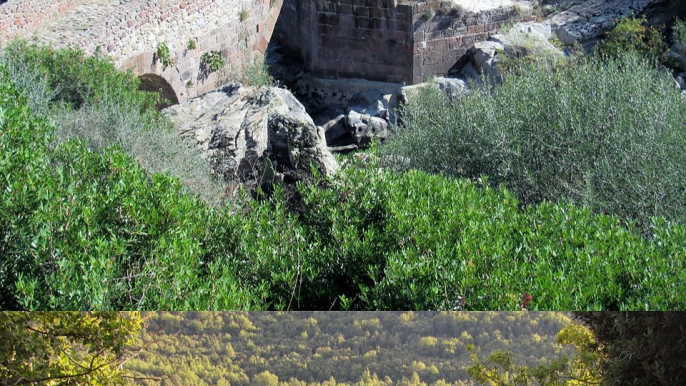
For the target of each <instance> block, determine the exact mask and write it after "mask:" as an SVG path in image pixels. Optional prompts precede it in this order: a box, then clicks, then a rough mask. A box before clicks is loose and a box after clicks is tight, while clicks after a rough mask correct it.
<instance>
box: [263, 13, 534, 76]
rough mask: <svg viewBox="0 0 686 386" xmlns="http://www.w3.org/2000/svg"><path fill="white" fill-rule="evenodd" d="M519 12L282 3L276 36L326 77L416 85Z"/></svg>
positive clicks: (518, 16)
mask: <svg viewBox="0 0 686 386" xmlns="http://www.w3.org/2000/svg"><path fill="white" fill-rule="evenodd" d="M528 19H530V18H528V17H527V16H526V15H525V14H522V13H521V10H520V9H516V8H515V7H512V6H510V7H501V8H494V9H491V10H484V11H480V12H466V11H463V10H461V9H460V8H459V7H455V9H453V10H450V9H441V4H440V3H439V2H437V1H416V0H409V1H404V2H401V3H398V2H397V0H329V1H326V0H285V2H284V5H283V8H282V15H281V17H280V18H279V20H278V21H277V26H276V33H277V34H278V35H279V36H280V38H281V39H282V40H284V41H285V42H286V43H287V44H288V45H289V46H290V47H291V48H294V49H295V50H296V51H298V52H299V53H300V55H301V56H302V58H303V61H304V63H305V66H306V68H307V69H308V70H310V71H312V72H313V73H315V74H316V75H317V76H321V77H324V78H364V79H369V80H377V81H385V82H397V83H405V84H415V83H421V82H424V81H425V80H426V79H427V78H429V77H431V76H440V75H444V74H445V73H447V72H448V70H450V68H451V67H453V65H455V64H456V62H457V61H458V60H459V59H460V57H462V55H463V54H464V53H465V52H466V50H467V49H468V48H469V47H471V45H472V44H474V43H475V42H477V41H481V40H485V39H487V38H488V36H490V35H492V34H493V33H495V32H497V30H498V28H499V27H500V25H501V24H503V23H506V22H513V21H524V20H528Z"/></svg>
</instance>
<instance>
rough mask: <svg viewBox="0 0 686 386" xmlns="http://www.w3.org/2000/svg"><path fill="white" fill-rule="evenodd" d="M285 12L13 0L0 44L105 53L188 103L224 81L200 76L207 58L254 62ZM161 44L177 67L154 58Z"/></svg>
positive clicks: (181, 3) (205, 0)
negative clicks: (191, 45)
mask: <svg viewBox="0 0 686 386" xmlns="http://www.w3.org/2000/svg"><path fill="white" fill-rule="evenodd" d="M280 8H281V0H228V1H226V0H129V1H125V2H124V1H120V0H79V1H76V0H10V1H9V2H7V3H5V4H3V5H1V6H0V26H2V27H1V28H3V30H2V35H0V38H1V39H2V40H0V44H3V42H6V41H8V40H10V39H11V38H13V37H23V38H27V39H34V38H35V39H36V40H37V41H38V42H41V43H47V44H51V45H52V46H53V47H64V46H68V45H76V46H78V47H80V48H81V49H83V50H84V51H85V52H86V53H89V54H90V53H94V52H95V51H96V50H100V51H101V52H103V53H106V54H107V55H109V56H110V57H111V58H112V59H113V60H114V62H115V64H116V65H117V66H118V67H120V68H125V69H132V70H133V72H134V73H135V74H136V75H139V76H140V75H144V74H154V75H157V76H161V77H162V78H163V79H164V80H165V81H167V82H168V83H169V84H170V85H171V86H172V88H173V89H174V91H175V92H176V94H177V95H176V96H177V98H178V100H179V101H184V100H186V99H188V98H192V97H195V96H197V95H200V94H202V93H204V92H207V91H210V90H212V89H214V88H215V87H217V86H218V85H219V83H222V82H224V81H227V79H225V77H223V76H222V74H221V73H212V74H209V76H205V75H204V74H202V73H201V71H200V64H201V63H200V62H201V61H200V57H201V56H202V54H203V53H205V52H209V51H221V52H222V54H223V57H224V60H225V62H227V63H228V64H229V65H230V66H234V67H240V66H241V65H242V64H243V63H244V62H245V61H246V60H252V58H253V56H254V54H255V53H259V52H264V50H265V49H266V47H267V44H268V42H269V39H270V38H271V35H272V31H273V29H274V24H275V23H276V19H277V18H278V15H279V11H280ZM55 10H56V11H55ZM241 11H245V12H246V14H245V15H244V16H247V17H245V18H244V19H243V18H242V17H241V15H240V14H241ZM241 19H243V20H241ZM16 20H19V23H18V24H17V22H16ZM24 20H26V22H24ZM22 23H23V24H22ZM6 25H17V27H12V28H9V27H7V28H5V26H6ZM22 25H23V27H22ZM190 39H193V40H194V41H196V48H195V49H193V50H188V49H187V46H188V41H189V40H190ZM160 43H165V44H166V45H167V46H168V47H169V50H170V57H171V60H172V62H173V64H174V65H173V66H168V67H166V68H165V67H163V66H162V65H161V63H160V62H159V60H155V52H156V50H157V47H158V45H159V44H160Z"/></svg>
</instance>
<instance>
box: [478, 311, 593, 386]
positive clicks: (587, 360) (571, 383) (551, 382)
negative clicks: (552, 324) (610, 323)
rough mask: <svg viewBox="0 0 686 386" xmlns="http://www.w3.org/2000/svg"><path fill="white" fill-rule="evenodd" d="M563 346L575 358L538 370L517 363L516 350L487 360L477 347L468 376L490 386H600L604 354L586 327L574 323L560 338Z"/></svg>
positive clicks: (558, 361) (495, 353)
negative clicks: (574, 350)
mask: <svg viewBox="0 0 686 386" xmlns="http://www.w3.org/2000/svg"><path fill="white" fill-rule="evenodd" d="M557 342H558V343H559V344H565V345H572V347H574V348H575V349H576V356H575V357H573V358H567V357H562V358H559V359H555V360H553V361H551V362H549V363H543V364H540V365H538V366H536V367H533V368H532V367H529V366H525V365H521V364H519V363H517V361H516V360H515V354H514V353H513V352H512V351H507V350H497V351H494V352H492V353H491V354H490V355H489V356H488V358H487V359H486V360H483V359H481V358H479V355H478V353H477V350H475V349H474V347H473V346H471V347H468V350H470V351H471V359H472V364H471V365H470V366H469V367H467V373H468V374H469V376H470V377H472V379H474V380H475V381H477V382H479V383H481V384H483V385H489V386H581V385H598V384H600V379H601V370H600V365H599V364H600V354H599V353H598V352H596V351H595V348H596V347H597V344H596V342H595V340H594V338H593V335H592V334H591V332H590V331H589V330H588V329H587V328H586V327H584V326H583V325H580V324H576V323H571V324H568V325H567V326H565V327H564V328H563V329H562V330H561V331H560V332H559V333H558V335H557Z"/></svg>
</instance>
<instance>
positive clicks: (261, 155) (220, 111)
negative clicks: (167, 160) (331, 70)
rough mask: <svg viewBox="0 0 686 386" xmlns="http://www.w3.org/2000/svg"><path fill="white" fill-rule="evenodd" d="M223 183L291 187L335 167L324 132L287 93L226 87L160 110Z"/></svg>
mask: <svg viewBox="0 0 686 386" xmlns="http://www.w3.org/2000/svg"><path fill="white" fill-rule="evenodd" d="M163 111H164V113H166V114H167V115H168V116H169V117H170V118H171V120H172V121H173V122H174V123H175V125H176V127H177V128H178V130H179V133H180V135H182V136H183V137H186V138H188V139H189V140H190V141H192V142H193V143H194V144H195V145H196V146H197V147H198V148H199V150H200V151H201V154H202V156H203V157H204V158H206V159H207V160H208V161H209V162H210V163H211V165H212V168H213V171H214V173H215V174H216V175H217V176H218V177H220V178H222V179H224V180H227V181H233V182H241V183H247V184H249V185H250V184H258V185H259V184H264V183H272V182H275V181H278V180H282V181H284V182H286V183H293V182H296V181H299V180H302V179H305V178H307V177H308V176H309V174H310V171H311V166H314V167H316V168H317V169H318V170H319V172H320V173H322V174H324V175H330V174H332V173H334V172H335V171H336V170H337V169H338V164H337V162H336V160H335V159H334V157H333V155H332V154H331V153H330V152H329V151H328V149H327V147H326V141H325V139H324V138H325V136H324V131H323V130H322V129H321V128H318V127H317V126H315V125H314V122H312V118H310V116H309V115H308V114H307V112H306V111H305V108H304V107H303V106H302V104H300V102H298V100H297V99H296V98H295V97H294V96H293V94H291V93H290V91H288V90H284V89H279V88H274V87H241V86H240V85H228V86H225V87H222V88H220V89H217V90H215V91H213V92H210V93H207V94H205V95H203V96H201V97H198V98H195V99H192V100H190V101H187V102H185V103H182V104H180V105H175V106H172V107H169V108H167V109H165V110H163Z"/></svg>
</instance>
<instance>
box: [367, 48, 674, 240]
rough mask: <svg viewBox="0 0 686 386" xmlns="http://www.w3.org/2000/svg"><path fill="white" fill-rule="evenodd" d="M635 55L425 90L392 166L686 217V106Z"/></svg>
mask: <svg viewBox="0 0 686 386" xmlns="http://www.w3.org/2000/svg"><path fill="white" fill-rule="evenodd" d="M672 83H673V81H672V80H671V79H669V77H668V76H665V75H664V74H662V73H659V72H658V71H657V70H655V69H654V67H653V66H652V65H651V64H650V63H648V62H646V61H645V60H643V59H640V58H638V57H637V56H636V55H634V54H629V55H626V56H622V57H621V58H618V59H610V60H608V61H607V62H604V61H603V60H601V59H598V58H589V59H587V60H584V61H582V62H581V63H579V64H578V65H576V66H575V70H574V71H550V70H548V69H545V68H537V67H533V66H531V67H528V68H527V69H525V70H523V71H521V73H520V75H519V76H512V77H507V78H506V79H505V80H504V82H503V83H502V84H501V85H498V86H494V87H492V88H490V89H486V88H482V89H474V90H472V91H471V92H470V93H468V94H467V95H466V96H464V97H462V98H459V99H458V100H455V101H451V100H450V99H449V98H447V97H446V96H444V95H443V94H442V93H440V92H439V91H438V90H434V89H426V90H423V91H422V93H421V95H419V96H418V97H416V98H413V99H412V100H411V101H410V103H409V104H408V105H407V107H406V108H405V110H404V111H403V125H402V126H400V127H397V128H395V133H394V135H393V137H392V138H391V139H390V140H389V141H387V142H386V144H385V145H384V146H382V147H381V148H380V151H381V154H382V155H383V156H384V157H385V158H386V159H387V160H389V164H390V165H393V166H395V167H399V168H417V169H422V170H426V171H428V172H431V173H442V174H446V175H452V176H458V177H468V178H477V177H479V176H481V175H487V176H489V179H490V181H491V182H493V183H494V184H495V185H498V184H501V183H504V184H507V186H508V187H509V188H511V189H512V190H513V191H514V192H515V193H516V195H517V197H518V198H519V199H520V200H521V201H522V202H523V203H524V204H529V203H538V202H542V201H544V200H548V201H552V202H557V201H559V200H571V201H572V202H575V203H577V204H580V205H588V206H590V207H591V208H593V209H594V210H595V211H597V212H602V213H611V214H616V215H619V216H621V217H622V218H624V219H635V220H637V221H638V222H639V225H640V227H641V228H642V229H643V230H644V231H645V232H646V233H647V234H650V233H651V232H650V223H651V218H653V217H664V218H666V219H669V220H672V221H678V222H680V223H682V224H686V207H684V205H683V202H684V201H685V200H686V197H685V194H686V174H685V172H684V168H683V167H682V166H681V165H684V164H685V162H686V159H685V157H686V137H685V136H686V132H685V131H684V121H683V117H684V114H685V113H686V105H685V104H684V103H683V100H682V99H681V96H680V95H679V93H678V92H677V90H675V89H674V87H673V84H672Z"/></svg>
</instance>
